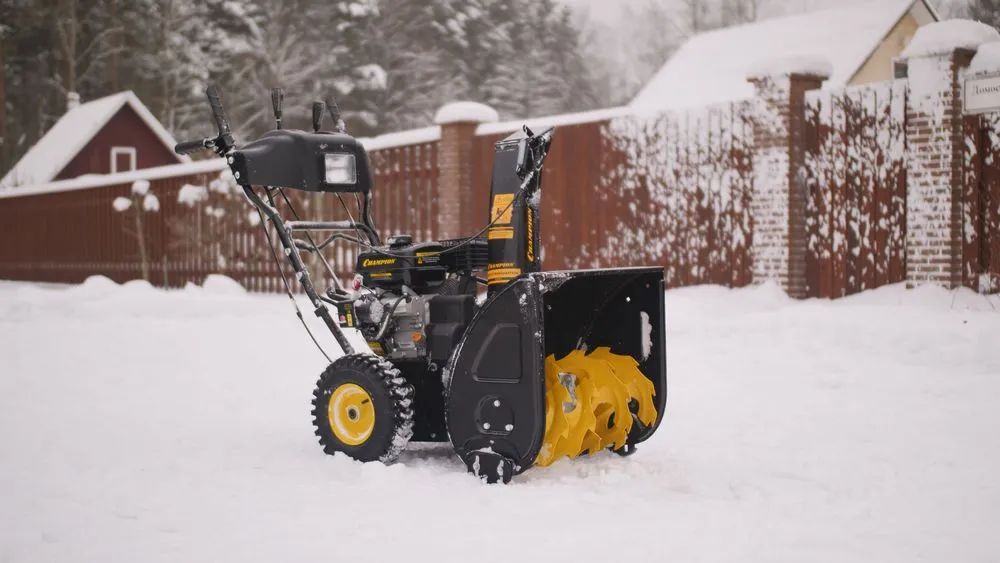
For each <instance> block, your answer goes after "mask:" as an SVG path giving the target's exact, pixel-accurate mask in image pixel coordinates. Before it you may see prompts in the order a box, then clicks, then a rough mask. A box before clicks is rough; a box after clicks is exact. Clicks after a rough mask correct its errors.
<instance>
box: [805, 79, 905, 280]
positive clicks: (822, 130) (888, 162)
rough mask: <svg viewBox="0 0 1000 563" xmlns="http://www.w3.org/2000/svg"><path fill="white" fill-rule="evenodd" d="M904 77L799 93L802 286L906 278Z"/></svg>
mask: <svg viewBox="0 0 1000 563" xmlns="http://www.w3.org/2000/svg"><path fill="white" fill-rule="evenodd" d="M905 115H906V83H905V82H902V81H897V82H887V83H881V84H874V85H866V86H862V87H850V88H846V89H843V90H838V91H829V90H824V91H815V92H809V93H808V94H807V95H806V135H805V139H806V142H807V144H808V146H807V147H806V169H805V178H806V186H807V189H808V190H809V194H808V199H807V207H806V236H807V252H806V286H807V294H808V295H809V296H810V297H842V296H844V295H850V294H853V293H857V292H859V291H863V290H865V289H871V288H875V287H879V286H881V285H885V284H889V283H896V282H901V281H903V280H904V279H905V278H906V267H905V264H906V249H905V237H906V164H905V160H904V159H905V152H906V141H905V134H906V122H905Z"/></svg>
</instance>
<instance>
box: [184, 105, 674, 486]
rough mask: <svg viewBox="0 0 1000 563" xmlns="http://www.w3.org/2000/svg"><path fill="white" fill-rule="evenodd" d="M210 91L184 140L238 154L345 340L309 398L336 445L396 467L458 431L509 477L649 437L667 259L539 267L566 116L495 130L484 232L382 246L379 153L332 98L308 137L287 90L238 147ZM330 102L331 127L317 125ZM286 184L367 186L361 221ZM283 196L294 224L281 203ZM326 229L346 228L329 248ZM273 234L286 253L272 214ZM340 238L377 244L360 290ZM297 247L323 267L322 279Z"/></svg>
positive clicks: (337, 189)
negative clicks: (310, 210) (349, 332)
mask: <svg viewBox="0 0 1000 563" xmlns="http://www.w3.org/2000/svg"><path fill="white" fill-rule="evenodd" d="M206 94H207V96H208V100H209V103H210V105H211V107H212V113H213V115H214V118H215V123H216V125H217V127H218V135H217V136H215V137H212V138H208V139H204V140H200V141H191V142H186V143H180V144H178V145H177V146H176V147H175V151H176V152H177V153H179V154H186V153H190V152H194V151H196V150H200V149H203V148H205V149H210V150H212V151H214V152H215V153H216V154H218V155H220V156H222V157H223V158H225V159H226V162H227V163H228V164H229V167H230V169H231V170H232V173H233V177H234V178H235V179H236V182H237V183H238V184H239V185H240V186H241V187H242V189H243V191H244V193H245V194H246V197H247V199H248V200H249V201H250V202H251V203H252V204H253V205H254V207H256V209H257V210H258V211H259V212H260V213H261V214H262V216H263V217H265V218H266V219H267V220H268V222H269V223H270V224H271V225H272V226H273V227H274V232H275V233H276V234H277V238H278V241H279V244H280V245H281V247H282V250H283V253H284V255H285V256H286V257H287V259H288V261H289V262H290V264H291V267H292V269H293V270H294V271H295V274H296V278H297V280H298V281H299V282H300V283H301V285H302V288H303V290H304V292H305V293H306V295H308V297H309V299H310V301H311V303H312V306H313V307H314V308H315V311H314V312H315V314H316V315H317V316H318V317H319V318H320V319H322V321H323V322H324V323H325V325H326V326H327V327H328V328H329V330H330V333H331V334H332V335H333V337H334V339H335V340H336V342H337V343H338V344H339V346H340V348H341V349H342V352H343V354H342V355H341V356H340V357H339V358H338V359H336V360H335V361H333V362H332V363H330V365H329V366H328V367H327V368H326V370H325V371H324V372H323V374H322V375H321V376H320V379H319V382H318V383H317V386H316V390H315V392H314V398H313V419H314V424H315V427H316V435H317V436H318V437H319V443H320V444H321V445H322V446H323V450H324V451H325V452H326V453H328V454H334V453H337V452H341V453H344V454H346V455H348V456H350V457H352V458H354V459H357V460H360V461H376V460H378V461H381V462H383V463H391V462H393V461H395V460H396V459H397V457H398V456H399V454H400V452H401V451H402V450H403V449H404V448H405V447H406V445H407V443H408V442H410V441H411V440H413V441H425V442H444V441H448V440H450V441H451V443H452V445H453V447H454V449H455V452H456V453H457V454H458V456H459V458H461V459H462V461H463V462H464V463H465V465H466V467H467V468H468V470H469V471H471V472H473V473H474V474H475V475H477V476H478V477H480V478H482V479H484V480H486V481H487V482H491V483H494V482H498V481H501V482H504V483H506V482H509V481H510V479H511V477H512V476H513V475H515V474H518V473H521V472H523V471H524V470H526V469H528V468H529V467H531V466H533V465H542V466H544V465H549V464H551V463H553V462H554V461H556V460H558V459H560V458H562V457H570V458H572V457H577V456H581V455H583V454H591V455H592V454H594V453H597V452H599V451H602V450H611V451H614V452H617V453H619V454H622V455H629V454H631V453H633V452H634V451H635V445H636V444H638V443H640V442H642V441H644V440H646V439H647V438H649V437H650V436H651V435H652V434H653V432H654V431H655V430H656V428H657V426H658V425H659V423H660V421H661V419H662V417H661V413H662V412H663V408H664V405H665V402H666V393H667V387H666V363H665V352H664V346H665V345H664V338H665V336H664V318H663V316H664V315H663V311H664V296H663V289H664V288H663V270H662V269H661V268H621V269H603V270H579V271H563V272H542V271H541V262H540V257H539V249H540V243H539V232H540V231H541V229H540V225H539V203H540V199H541V198H540V194H541V172H542V166H543V164H544V162H545V158H546V156H547V155H548V152H549V147H550V145H551V143H552V134H553V129H549V130H547V131H545V132H543V133H541V134H539V135H535V134H533V133H532V132H531V131H530V130H529V129H528V128H527V127H525V128H524V129H523V131H522V132H518V133H515V134H513V135H511V136H510V137H508V138H506V139H503V140H501V141H499V142H497V143H496V145H495V159H494V165H493V177H492V187H491V194H490V210H491V213H490V222H489V224H488V225H486V227H485V228H483V230H482V231H480V232H479V233H478V234H476V235H474V236H471V237H469V238H464V239H459V240H439V241H427V242H418V243H414V242H413V241H412V239H411V238H410V237H409V236H406V235H400V236H395V237H392V238H390V239H388V240H387V241H386V242H385V243H383V242H382V240H381V238H380V236H379V233H378V231H377V230H376V228H375V226H374V224H373V223H372V220H371V217H370V214H369V207H370V201H371V189H372V183H373V181H372V174H371V170H370V167H369V161H368V155H367V153H366V152H365V149H364V147H363V146H362V145H361V143H360V142H358V141H357V140H356V139H354V138H353V137H351V136H350V135H348V134H347V133H346V131H345V129H344V127H343V122H342V120H341V118H340V111H339V109H337V106H336V104H335V103H333V102H332V101H331V100H327V101H326V102H325V104H324V103H320V102H317V103H316V104H314V105H313V131H312V132H308V131H302V130H294V129H282V128H281V102H282V98H283V94H282V92H281V90H279V89H275V90H274V91H272V93H271V94H272V95H271V98H272V104H273V106H274V114H275V118H276V121H277V123H278V129H276V130H274V131H270V132H268V133H266V134H264V135H263V136H262V137H261V138H259V139H257V140H255V141H252V142H250V143H247V144H245V145H243V146H239V147H238V146H237V145H236V144H235V142H234V140H233V137H232V134H231V133H230V128H229V124H228V122H227V120H226V116H225V112H224V110H223V107H222V102H221V99H220V96H219V91H218V89H217V88H215V87H214V86H210V87H209V88H208V90H207V91H206ZM324 106H325V108H326V110H327V111H328V113H329V114H330V117H331V118H332V119H333V123H334V124H335V126H334V128H333V130H332V131H321V130H320V128H321V127H320V126H321V122H322V119H323V109H324ZM286 188H290V189H297V190H305V191H309V192H326V193H333V194H343V193H348V194H354V195H355V196H357V197H356V198H355V199H356V201H357V204H358V209H357V215H352V214H351V212H350V210H349V209H347V205H346V204H345V205H344V207H345V210H347V212H348V216H349V217H352V219H351V220H348V221H303V220H300V219H299V218H298V216H297V214H295V210H294V208H292V207H291V202H290V201H288V200H287V198H285V197H284V195H285V194H284V192H283V190H284V189H286ZM278 197H281V198H283V199H285V201H286V204H287V208H288V209H289V210H290V211H291V212H292V214H293V215H295V220H287V219H285V218H284V217H282V215H281V214H280V213H279V212H278V211H277V205H276V204H275V201H276V198H278ZM341 201H343V200H341ZM355 216H356V217H357V218H358V220H354V219H353V217H355ZM313 232H327V233H332V234H329V236H327V237H326V238H325V239H324V240H323V241H322V242H320V243H319V244H317V243H316V242H315V239H313V237H312V234H311V233H313ZM265 235H266V236H267V238H268V242H269V244H271V248H272V250H274V246H273V243H272V242H271V238H270V233H269V231H268V230H267V228H266V224H265ZM300 236H301V238H300ZM336 240H346V241H349V242H351V243H353V244H356V245H358V246H359V247H361V248H362V249H365V251H364V252H360V253H359V255H358V260H357V275H356V277H355V283H354V287H353V289H345V288H343V287H342V286H341V283H340V282H339V280H338V278H337V275H336V273H335V272H334V271H333V269H332V267H331V266H330V264H329V263H328V262H327V261H326V259H325V258H324V257H323V254H322V251H323V249H324V248H326V247H328V246H329V245H330V244H331V243H333V242H334V241H336ZM301 252H311V253H314V254H315V255H316V256H317V257H319V259H321V260H322V262H323V264H324V265H325V266H326V271H327V272H328V274H329V277H330V283H331V286H330V287H329V288H328V289H327V290H326V291H325V292H323V293H320V292H318V291H317V290H316V287H315V286H314V284H313V281H312V279H311V278H310V275H309V273H308V271H307V270H306V267H305V265H304V262H303V260H302V255H301ZM275 260H276V261H277V255H276V253H275ZM279 267H280V264H279ZM483 273H485V276H486V277H485V279H483V278H482V277H481V276H482V275H483ZM286 285H287V284H286ZM484 286H485V291H484V292H483V291H481V290H482V289H483V288H484ZM481 293H485V295H481V297H482V299H480V300H477V295H479V294H481ZM289 296H291V290H290V289H289ZM292 301H293V303H294V299H293V300H292ZM296 309H297V312H298V314H299V316H300V318H301V315H302V313H301V311H298V306H297V305H296ZM303 324H305V323H304V322H303ZM306 328H307V330H308V327H306ZM345 329H355V330H358V331H360V333H361V334H362V335H363V336H364V338H365V340H366V341H367V343H368V347H369V348H370V349H368V350H358V349H357V348H356V347H355V346H354V345H352V344H351V343H350V342H349V341H348V338H347V336H346V334H345ZM314 340H315V338H314ZM317 345H318V344H317ZM321 351H322V348H321ZM324 354H325V352H324Z"/></svg>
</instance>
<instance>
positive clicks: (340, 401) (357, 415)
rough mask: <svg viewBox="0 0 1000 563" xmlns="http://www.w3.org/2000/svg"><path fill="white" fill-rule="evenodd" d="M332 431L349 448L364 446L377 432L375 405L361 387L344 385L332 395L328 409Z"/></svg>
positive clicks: (349, 384)
mask: <svg viewBox="0 0 1000 563" xmlns="http://www.w3.org/2000/svg"><path fill="white" fill-rule="evenodd" d="M326 417H327V420H329V422H330V430H332V431H333V435H334V436H336V437H337V439H338V440H340V441H341V442H343V443H345V444H347V445H348V446H360V445H361V444H364V443H365V442H366V441H367V440H368V438H369V437H371V435H372V431H373V430H375V405H374V404H373V403H372V398H371V395H369V394H368V391H365V390H364V388H363V387H361V386H360V385H356V384H354V383H344V384H341V385H340V386H338V387H337V388H336V389H334V390H333V393H331V394H330V404H329V405H327V407H326Z"/></svg>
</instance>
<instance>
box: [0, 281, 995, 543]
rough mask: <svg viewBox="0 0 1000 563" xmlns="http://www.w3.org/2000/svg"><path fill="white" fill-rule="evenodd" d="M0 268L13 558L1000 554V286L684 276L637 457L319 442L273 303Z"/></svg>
mask: <svg viewBox="0 0 1000 563" xmlns="http://www.w3.org/2000/svg"><path fill="white" fill-rule="evenodd" d="M212 285H214V287H211V288H207V289H197V288H195V289H192V290H186V291H176V292H169V293H167V292H162V291H157V290H153V289H152V288H150V287H148V286H143V285H142V284H141V283H132V284H129V285H127V286H125V287H118V286H114V285H113V284H102V283H98V282H91V283H88V284H86V285H84V286H81V287H77V288H70V289H67V288H47V287H39V286H33V285H27V284H16V283H0V372H2V373H0V561H4V562H6V561H12V562H13V561H17V562H20V561H32V562H39V561H74V562H75V561H102V562H126V561H127V562H131V561H144V562H148V561H241V562H250V561H307V560H311V561H319V560H323V561H335V562H339V561H350V562H352V563H360V562H366V561H373V562H385V561H433V562H448V561H463V562H465V561H521V560H531V561H534V560H539V561H546V562H549V563H552V562H560V561H567V562H569V561H573V562H580V561H657V562H660V561H682V562H693V561H727V562H729V561H741V562H748V561H760V562H783V561H787V562H795V563H801V562H806V561H808V562H826V561H829V562H838V563H840V562H851V563H857V562H879V563H885V562H893V561H900V562H913V561H935V562H941V561H949V562H952V561H954V562H959V561H961V562H978V561H983V562H986V561H997V560H1000V540H998V539H997V535H996V531H997V528H998V526H1000V313H998V312H997V310H1000V300H998V299H994V300H993V301H992V303H991V302H990V301H988V300H987V299H986V298H984V297H981V296H976V295H972V294H969V293H967V292H955V293H953V292H948V291H944V290H941V289H936V288H929V287H927V288H919V289H916V290H911V291H907V290H905V289H903V288H902V287H890V288H885V289H882V290H878V291H875V292H870V293H867V294H863V295H861V296H857V297H854V298H849V299H845V300H842V301H840V302H836V303H830V302H820V301H807V302H792V301H789V300H787V299H785V298H784V297H783V295H781V294H780V292H778V291H777V290H776V289H774V288H773V287H768V286H764V287H759V288H754V289H747V290H739V291H728V290H724V289H721V288H711V287H708V288H691V289H684V290H678V291H673V292H669V293H668V299H667V302H668V306H667V309H668V318H669V321H668V325H669V327H668V330H669V339H668V348H669V361H668V365H669V380H670V398H669V401H668V411H667V413H666V418H665V421H664V424H663V426H661V429H660V431H659V432H658V433H657V434H656V435H655V436H654V437H653V438H652V439H651V440H650V441H649V442H648V443H647V444H645V445H644V446H641V447H640V449H639V452H638V453H637V454H636V455H635V456H633V457H631V458H627V459H623V458H618V457H616V456H613V455H599V456H595V457H594V458H590V459H586V460H578V461H573V462H569V461H562V462H559V463H557V464H556V465H554V466H552V467H550V468H547V469H535V470H532V471H530V472H529V473H526V474H524V475H522V476H520V478H518V479H517V480H516V481H515V484H513V485H511V486H508V487H499V486H494V487H490V486H486V485H483V484H481V483H479V482H478V481H476V480H475V479H473V478H472V477H470V476H469V475H467V474H466V472H465V469H464V467H463V466H462V465H461V464H460V463H459V462H458V460H457V459H455V458H454V457H453V456H452V455H451V452H450V450H449V448H448V447H447V446H438V447H429V448H427V447H425V448H421V449H418V450H416V451H411V452H408V453H406V454H404V457H403V459H402V462H401V463H399V464H397V465H395V466H392V467H384V466H381V465H376V464H369V465H362V464H358V463H355V462H353V461H351V460H349V459H346V458H343V457H328V456H324V455H323V454H322V452H321V451H320V449H319V447H318V445H317V444H316V443H315V442H314V440H313V434H312V428H311V425H310V419H309V399H310V392H311V387H312V385H313V383H314V380H315V379H316V375H317V374H318V373H319V372H320V370H321V369H322V368H323V360H322V358H321V357H320V356H319V354H318V353H317V352H316V351H315V350H314V349H313V348H312V344H311V343H310V341H309V339H308V338H307V337H306V335H305V334H304V333H303V331H302V330H301V327H300V326H298V321H297V320H296V319H295V317H294V315H293V314H292V313H291V312H290V311H289V304H288V301H287V299H285V298H282V297H279V296H268V297H262V296H249V295H242V294H240V292H238V291H235V292H234V291H231V290H230V289H228V288H227V287H226V285H225V284H224V283H215V284H212Z"/></svg>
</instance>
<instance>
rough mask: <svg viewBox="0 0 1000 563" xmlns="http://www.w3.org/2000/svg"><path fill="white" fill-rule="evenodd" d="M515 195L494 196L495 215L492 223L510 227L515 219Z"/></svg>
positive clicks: (491, 215)
mask: <svg viewBox="0 0 1000 563" xmlns="http://www.w3.org/2000/svg"><path fill="white" fill-rule="evenodd" d="M513 202H514V194H497V195H495V196H493V213H491V214H490V222H491V223H494V224H496V225H510V222H511V219H512V218H513V217H514V205H513Z"/></svg>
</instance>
